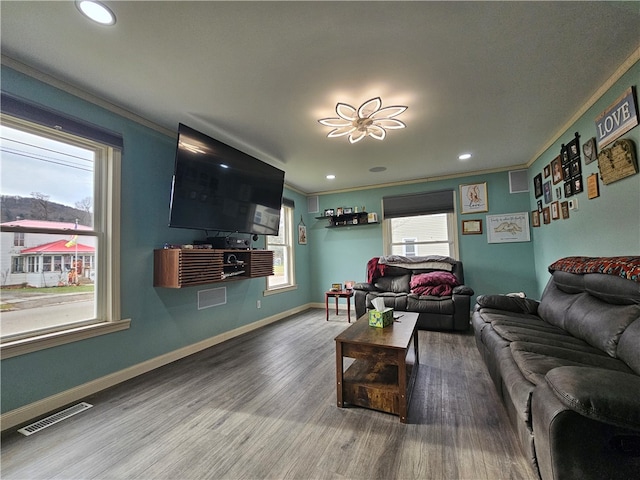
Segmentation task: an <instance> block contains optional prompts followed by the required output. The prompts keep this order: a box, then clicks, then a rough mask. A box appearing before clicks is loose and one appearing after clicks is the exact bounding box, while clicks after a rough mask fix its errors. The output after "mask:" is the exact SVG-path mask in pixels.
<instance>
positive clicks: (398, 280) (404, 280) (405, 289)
mask: <svg viewBox="0 0 640 480" xmlns="http://www.w3.org/2000/svg"><path fill="white" fill-rule="evenodd" d="M410 281H411V274H405V275H397V276H384V277H380V278H378V279H376V281H375V283H374V285H375V286H376V288H377V289H378V290H382V291H384V292H391V293H409V291H410V288H409V282H410Z"/></svg>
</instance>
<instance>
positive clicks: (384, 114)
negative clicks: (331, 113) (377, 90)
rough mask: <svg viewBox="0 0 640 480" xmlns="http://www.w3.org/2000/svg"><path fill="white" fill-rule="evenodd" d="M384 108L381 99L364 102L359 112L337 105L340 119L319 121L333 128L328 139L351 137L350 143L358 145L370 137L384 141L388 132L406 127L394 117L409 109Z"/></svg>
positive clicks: (397, 106)
mask: <svg viewBox="0 0 640 480" xmlns="http://www.w3.org/2000/svg"><path fill="white" fill-rule="evenodd" d="M381 107H382V100H380V97H375V98H372V99H371V100H367V101H366V102H364V103H363V104H362V105H361V106H360V108H358V109H357V110H356V109H355V108H354V107H352V106H351V105H347V104H346V103H338V104H337V105H336V113H337V114H338V117H337V118H335V117H333V118H323V119H320V120H318V122H320V123H321V124H322V125H324V126H326V127H332V128H333V130H331V131H330V132H329V134H328V135H327V137H329V138H334V137H343V136H345V135H349V142H351V143H356V142H359V141H360V140H362V139H363V138H364V137H366V136H369V137H371V138H375V139H376V140H384V138H385V137H386V136H387V130H392V129H397V128H405V127H406V125H405V124H404V123H403V122H401V121H400V120H397V119H395V118H393V117H397V116H398V115H400V114H401V113H402V112H404V111H405V110H406V109H407V108H408V107H405V106H402V105H396V106H393V107H385V108H381Z"/></svg>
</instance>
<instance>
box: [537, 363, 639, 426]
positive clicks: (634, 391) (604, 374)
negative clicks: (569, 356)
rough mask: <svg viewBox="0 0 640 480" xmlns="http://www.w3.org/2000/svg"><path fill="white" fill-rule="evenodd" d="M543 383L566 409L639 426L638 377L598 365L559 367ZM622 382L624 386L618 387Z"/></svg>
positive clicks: (615, 422) (596, 417) (605, 420)
mask: <svg viewBox="0 0 640 480" xmlns="http://www.w3.org/2000/svg"><path fill="white" fill-rule="evenodd" d="M546 381H547V384H548V385H549V386H550V387H551V389H552V390H553V392H554V393H555V394H556V396H557V397H558V398H559V399H560V401H561V402H562V403H563V404H565V405H566V406H567V407H569V408H570V409H572V410H574V411H576V412H578V413H580V414H581V415H584V416H585V417H588V418H591V419H593V420H597V421H599V422H605V423H610V424H612V425H616V426H618V427H622V428H636V429H640V377H638V376H637V375H633V374H628V373H623V372H612V371H610V370H602V369H599V368H581V367H559V368H556V369H554V370H551V371H550V372H549V373H547V375H546ZM621 385H624V388H620V386H621Z"/></svg>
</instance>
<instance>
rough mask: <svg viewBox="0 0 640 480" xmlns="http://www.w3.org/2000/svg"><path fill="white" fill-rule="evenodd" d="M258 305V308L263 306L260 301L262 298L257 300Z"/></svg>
mask: <svg viewBox="0 0 640 480" xmlns="http://www.w3.org/2000/svg"><path fill="white" fill-rule="evenodd" d="M256 307H257V308H260V307H262V303H261V302H260V300H258V301H257V302H256Z"/></svg>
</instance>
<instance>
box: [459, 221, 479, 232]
mask: <svg viewBox="0 0 640 480" xmlns="http://www.w3.org/2000/svg"><path fill="white" fill-rule="evenodd" d="M462 234H463V235H480V234H482V220H463V221H462Z"/></svg>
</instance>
